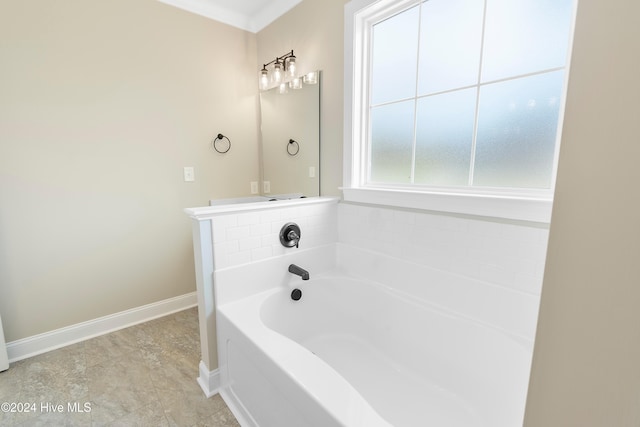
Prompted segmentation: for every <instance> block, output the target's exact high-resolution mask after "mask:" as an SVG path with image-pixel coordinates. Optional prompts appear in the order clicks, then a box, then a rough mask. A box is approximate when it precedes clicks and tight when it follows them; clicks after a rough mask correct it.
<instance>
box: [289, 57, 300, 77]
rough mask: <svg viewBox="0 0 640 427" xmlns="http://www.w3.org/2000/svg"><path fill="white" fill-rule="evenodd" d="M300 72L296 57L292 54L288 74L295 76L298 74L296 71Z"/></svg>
mask: <svg viewBox="0 0 640 427" xmlns="http://www.w3.org/2000/svg"><path fill="white" fill-rule="evenodd" d="M297 72H298V70H297V68H296V57H295V56H292V57H290V58H289V59H288V60H287V74H288V75H289V76H290V77H291V78H293V77H295V76H296V73H297Z"/></svg>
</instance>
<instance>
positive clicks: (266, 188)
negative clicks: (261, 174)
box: [262, 181, 271, 194]
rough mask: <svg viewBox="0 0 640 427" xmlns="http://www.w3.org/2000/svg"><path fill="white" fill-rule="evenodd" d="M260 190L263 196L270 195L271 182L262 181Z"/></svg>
mask: <svg viewBox="0 0 640 427" xmlns="http://www.w3.org/2000/svg"><path fill="white" fill-rule="evenodd" d="M262 190H263V191H264V193H265V194H268V193H271V181H264V182H263V183H262Z"/></svg>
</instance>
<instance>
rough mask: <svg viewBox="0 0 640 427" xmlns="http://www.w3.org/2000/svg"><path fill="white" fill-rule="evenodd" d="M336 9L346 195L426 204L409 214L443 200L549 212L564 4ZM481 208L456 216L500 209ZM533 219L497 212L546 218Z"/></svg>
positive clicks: (389, 1) (565, 0) (498, 0)
mask: <svg viewBox="0 0 640 427" xmlns="http://www.w3.org/2000/svg"><path fill="white" fill-rule="evenodd" d="M346 10H347V13H346V20H345V22H346V31H345V38H346V41H345V51H346V53H345V63H346V66H347V68H346V73H345V74H346V79H347V83H349V82H351V83H353V87H352V88H349V87H348V85H347V88H346V89H347V90H348V92H349V93H348V96H347V97H346V101H347V102H346V105H345V112H346V113H347V115H348V117H345V139H346V140H347V141H346V151H345V162H349V165H347V170H346V174H345V198H346V199H349V198H351V197H352V196H353V195H354V194H356V193H357V192H354V191H353V190H378V192H380V191H382V192H384V197H383V199H380V200H384V201H385V202H384V203H391V204H393V202H392V201H391V202H390V198H394V197H395V198H396V199H397V198H398V196H397V194H405V195H407V194H410V195H411V197H412V198H413V200H418V197H421V198H422V199H423V200H426V202H421V203H419V205H420V206H413V205H409V206H408V207H423V206H425V204H426V208H434V207H433V206H432V202H431V201H428V200H427V199H428V198H429V197H430V196H433V195H435V196H436V199H438V200H443V197H444V196H445V195H451V196H453V197H455V198H456V200H457V201H456V202H455V204H456V205H460V204H461V203H463V202H461V201H462V200H463V199H465V197H463V196H472V198H473V200H482V201H483V203H485V202H488V203H490V200H495V199H500V200H501V203H498V204H495V203H494V205H496V206H503V205H504V202H505V200H506V199H511V200H520V201H522V200H526V201H527V207H526V208H525V209H531V202H540V203H542V205H544V206H546V209H547V210H548V211H550V201H551V199H552V195H553V185H554V180H555V165H556V158H557V152H558V143H557V141H558V140H559V129H560V126H561V121H562V120H561V119H562V107H563V102H562V100H563V97H564V92H565V89H564V86H565V81H566V79H567V62H568V57H569V48H570V41H571V35H572V22H573V15H574V1H573V0H517V1H514V0H427V1H418V0H413V1H406V0H404V1H403V0H381V1H377V2H371V1H370V0H369V1H367V0H356V1H352V2H351V3H350V4H348V5H347V9H346ZM350 73H351V75H350ZM347 127H348V128H347ZM393 192H395V193H397V194H396V195H393V194H392V193H393ZM360 193H362V192H360ZM379 195H380V193H378V196H379ZM376 197H377V196H376ZM467 199H469V197H467ZM359 201H368V202H372V200H359ZM374 202H375V201H374ZM465 203H466V202H465ZM539 208H540V207H538V208H536V209H534V211H535V210H538V209H539ZM443 209H444V210H451V209H446V208H443ZM483 209H484V210H483ZM483 209H481V210H480V211H476V210H475V208H464V209H462V211H461V212H462V213H473V214H483V215H485V214H490V212H492V211H496V210H497V209H498V208H496V209H493V208H491V209H488V210H487V207H486V206H485V207H484V208H483ZM499 209H502V208H499ZM454 211H456V210H455V209H454ZM536 215H537V214H536ZM536 215H534V216H533V217H531V215H530V214H525V215H524V217H521V216H519V215H515V216H512V215H511V214H509V213H508V212H506V213H505V212H503V213H502V214H499V215H498V216H506V217H514V218H515V219H530V220H531V219H532V220H542V221H546V220H547V218H546V217H547V216H548V214H545V215H543V217H544V218H543V217H540V216H536Z"/></svg>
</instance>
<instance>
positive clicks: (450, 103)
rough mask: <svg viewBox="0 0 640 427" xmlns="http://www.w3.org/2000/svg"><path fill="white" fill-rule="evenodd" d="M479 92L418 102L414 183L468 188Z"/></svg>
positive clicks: (467, 92)
mask: <svg viewBox="0 0 640 427" xmlns="http://www.w3.org/2000/svg"><path fill="white" fill-rule="evenodd" d="M475 107H476V89H475V88H472V89H465V90H461V91H456V92H449V93H446V94H441V95H435V96H429V97H427V98H422V99H420V100H419V101H418V113H417V114H418V126H417V143H416V168H415V183H416V184H430V185H443V186H446V185H467V184H468V183H469V164H470V161H471V144H472V141H473V125H474V120H475Z"/></svg>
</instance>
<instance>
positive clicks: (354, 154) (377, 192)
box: [341, 0, 577, 223]
mask: <svg viewBox="0 0 640 427" xmlns="http://www.w3.org/2000/svg"><path fill="white" fill-rule="evenodd" d="M421 1H422V0H352V1H350V2H349V3H347V4H346V5H345V28H344V30H345V31H344V77H345V78H344V157H343V161H344V171H343V187H342V188H341V190H342V192H343V197H344V200H345V201H350V202H357V203H367V204H375V205H385V206H394V207H402V208H412V209H421V210H429V211H438V212H448V213H456V214H465V215H479V216H487V217H494V218H504V219H511V220H520V221H532V222H541V223H549V222H550V221H551V209H552V205H553V189H554V188H555V181H556V171H557V163H558V154H559V150H560V136H561V134H562V122H563V116H564V104H565V98H566V91H567V86H568V78H569V58H570V57H571V48H572V45H573V25H574V23H575V14H576V9H577V7H574V12H573V23H572V31H571V32H570V34H571V36H570V37H571V39H570V40H569V48H568V49H567V51H568V53H567V66H566V67H565V77H564V79H565V82H564V89H563V91H564V93H563V97H562V105H561V106H560V114H559V117H558V130H557V134H556V135H557V136H556V138H557V140H556V146H555V155H554V165H553V169H552V170H553V173H552V178H551V189H549V190H527V189H522V190H521V189H514V190H509V189H504V190H503V189H484V188H471V187H462V188H460V189H457V188H455V189H451V188H446V189H444V188H443V189H439V188H437V187H419V186H411V187H408V186H407V187H402V186H396V185H393V186H392V185H389V186H384V185H369V184H367V183H366V177H365V168H364V166H363V165H365V164H366V162H367V153H366V141H367V138H368V135H367V132H368V129H367V119H366V114H367V112H368V108H367V105H368V102H367V101H368V96H369V88H368V81H366V78H363V76H366V75H367V74H366V71H367V70H366V68H367V67H368V66H369V63H370V57H369V55H370V54H369V50H368V48H369V41H370V37H371V26H372V24H374V23H376V22H379V21H380V18H381V17H386V16H389V15H390V14H394V13H397V12H400V11H402V10H406V9H408V8H409V7H411V6H414V5H417V4H419V3H420V2H421Z"/></svg>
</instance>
